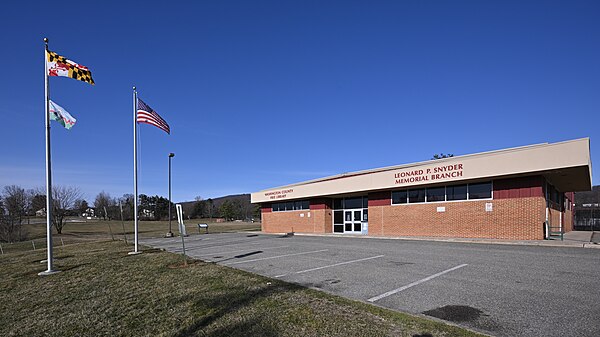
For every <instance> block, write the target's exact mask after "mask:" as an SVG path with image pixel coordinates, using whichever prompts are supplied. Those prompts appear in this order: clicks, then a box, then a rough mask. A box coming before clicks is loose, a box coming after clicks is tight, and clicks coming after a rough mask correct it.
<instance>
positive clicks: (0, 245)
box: [0, 244, 4, 255]
mask: <svg viewBox="0 0 600 337" xmlns="http://www.w3.org/2000/svg"><path fill="white" fill-rule="evenodd" d="M0 252H1V253H2V255H4V249H2V244H0Z"/></svg>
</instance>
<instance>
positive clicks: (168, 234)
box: [165, 232, 173, 238]
mask: <svg viewBox="0 0 600 337" xmlns="http://www.w3.org/2000/svg"><path fill="white" fill-rule="evenodd" d="M165 237H166V238H172V237H173V232H168V233H167V234H165Z"/></svg>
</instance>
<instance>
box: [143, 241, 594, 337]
mask: <svg viewBox="0 0 600 337" xmlns="http://www.w3.org/2000/svg"><path fill="white" fill-rule="evenodd" d="M141 243H142V244H143V245H147V246H152V247H157V248H163V249H166V250H168V251H171V252H176V253H180V252H181V239H180V238H178V237H176V238H159V239H146V240H142V241H141ZM185 244H186V252H187V254H188V255H189V256H192V257H194V258H198V259H201V260H204V261H210V262H215V263H218V264H220V265H224V266H229V267H233V268H238V269H242V270H246V271H249V272H253V273H257V274H260V275H264V276H268V277H272V278H277V279H281V280H284V281H288V282H294V283H297V284H301V285H305V286H307V287H312V288H316V289H320V290H323V291H327V292H329V293H333V294H336V295H340V296H344V297H348V298H351V299H356V300H360V301H364V302H368V303H373V304H375V305H379V306H383V307H387V308H391V309H395V310H400V311H405V312H410V313H414V314H419V315H427V316H432V317H437V318H440V319H444V320H447V321H451V322H454V323H455V324H458V325H461V326H465V327H468V328H471V329H475V330H477V331H481V332H484V333H487V334H491V335H497V336H517V335H544V336H567V335H568V336H598V335H600V281H599V280H600V250H599V249H584V248H563V247H535V246H513V245H491V244H474V243H452V242H429V241H410V240H393V239H374V238H357V237H344V236H340V237H317V236H299V235H296V236H290V237H287V236H279V235H268V234H249V233H224V234H203V235H193V236H190V237H187V238H185ZM323 314H327V313H323Z"/></svg>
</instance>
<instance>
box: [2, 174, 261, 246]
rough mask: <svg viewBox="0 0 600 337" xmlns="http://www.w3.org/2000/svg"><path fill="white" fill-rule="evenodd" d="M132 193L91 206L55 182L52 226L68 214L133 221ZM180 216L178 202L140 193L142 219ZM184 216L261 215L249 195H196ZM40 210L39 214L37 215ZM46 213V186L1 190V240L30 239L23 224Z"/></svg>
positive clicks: (101, 198) (103, 195)
mask: <svg viewBox="0 0 600 337" xmlns="http://www.w3.org/2000/svg"><path fill="white" fill-rule="evenodd" d="M133 199H134V197H133V194H124V195H123V196H121V197H116V198H114V197H111V195H110V194H109V193H107V192H104V191H102V192H100V193H98V194H97V195H96V197H95V199H94V202H93V204H92V205H90V204H88V202H87V201H86V200H85V199H84V198H83V194H82V193H81V191H80V190H79V189H78V188H77V187H72V186H60V185H54V186H53V187H52V201H53V205H52V219H51V221H52V226H53V227H54V228H55V230H56V232H57V233H59V234H60V233H62V231H63V228H64V225H65V220H66V218H67V217H69V216H78V217H81V216H86V217H93V218H97V219H103V220H124V221H131V220H133V214H134V200H133ZM169 205H170V206H171V207H172V208H171V216H172V218H173V219H176V218H177V215H176V211H175V204H174V203H172V202H171V203H169V200H168V199H167V198H164V197H162V196H159V195H155V196H148V195H145V194H140V195H139V199H138V214H139V219H140V220H165V219H168V217H169ZM182 205H183V213H184V214H183V215H184V217H185V218H186V219H192V218H223V219H225V220H226V221H231V220H251V219H258V218H259V217H260V208H259V206H258V205H252V204H250V196H249V195H248V194H243V195H237V196H227V197H221V198H215V199H212V198H209V199H206V200H204V199H203V198H201V197H196V200H195V201H192V202H184V203H182ZM36 213H37V214H36ZM36 215H37V216H46V191H45V189H44V188H35V189H29V190H26V189H24V188H22V187H20V186H17V185H10V186H5V187H4V188H3V189H1V190H0V241H4V242H15V241H22V240H26V239H27V231H26V229H25V228H24V227H23V225H24V224H28V223H29V222H30V218H31V217H35V216H36Z"/></svg>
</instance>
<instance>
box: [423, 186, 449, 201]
mask: <svg viewBox="0 0 600 337" xmlns="http://www.w3.org/2000/svg"><path fill="white" fill-rule="evenodd" d="M432 201H446V188H445V187H443V186H442V187H433V188H428V189H427V202H432Z"/></svg>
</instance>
